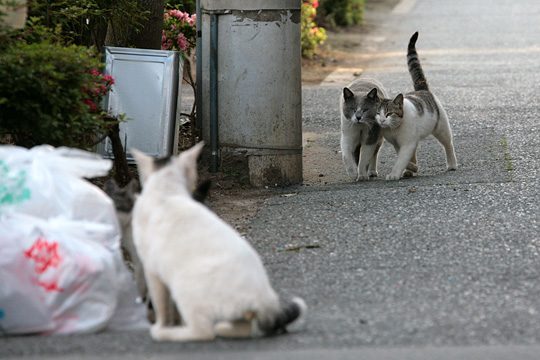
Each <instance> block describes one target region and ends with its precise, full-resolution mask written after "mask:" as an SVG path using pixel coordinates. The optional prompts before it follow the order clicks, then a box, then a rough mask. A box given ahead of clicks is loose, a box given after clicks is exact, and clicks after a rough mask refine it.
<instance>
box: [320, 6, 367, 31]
mask: <svg viewBox="0 0 540 360" xmlns="http://www.w3.org/2000/svg"><path fill="white" fill-rule="evenodd" d="M364 3H365V0H323V1H321V6H320V9H321V12H320V14H319V16H320V17H322V18H323V19H324V21H325V22H328V23H329V24H331V25H332V26H351V25H358V24H360V23H361V22H362V18H363V16H364Z"/></svg>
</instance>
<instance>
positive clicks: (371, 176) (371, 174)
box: [368, 170, 379, 178]
mask: <svg viewBox="0 0 540 360" xmlns="http://www.w3.org/2000/svg"><path fill="white" fill-rule="evenodd" d="M368 176H369V177H370V178H376V177H377V176H379V173H378V172H377V170H370V171H368Z"/></svg>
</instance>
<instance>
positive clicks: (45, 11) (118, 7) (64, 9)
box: [28, 0, 149, 50]
mask: <svg viewBox="0 0 540 360" xmlns="http://www.w3.org/2000/svg"><path fill="white" fill-rule="evenodd" d="M28 4H29V14H28V15H29V17H30V19H31V21H32V22H33V24H31V25H33V26H32V27H35V25H36V24H40V25H43V26H45V27H47V28H49V29H55V30H56V32H58V33H59V34H60V36H61V38H62V41H63V42H64V43H66V44H76V45H84V46H95V47H96V48H98V49H99V50H102V48H103V46H104V42H105V38H106V35H107V32H108V31H109V32H112V33H114V34H120V33H122V34H124V33H129V32H132V31H133V32H138V31H142V30H143V29H142V24H143V22H144V20H145V19H146V18H147V17H148V15H149V14H148V11H144V10H143V6H142V5H141V1H140V0H115V1H110V0H29V1H28ZM126 36H127V35H126Z"/></svg>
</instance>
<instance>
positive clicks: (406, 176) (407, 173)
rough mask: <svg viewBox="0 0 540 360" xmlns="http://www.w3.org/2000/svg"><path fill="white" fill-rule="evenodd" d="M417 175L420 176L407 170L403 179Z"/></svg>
mask: <svg viewBox="0 0 540 360" xmlns="http://www.w3.org/2000/svg"><path fill="white" fill-rule="evenodd" d="M416 175H418V174H417V173H416V172H413V171H411V170H405V171H404V172H403V177H404V178H407V179H408V178H412V177H415V176H416Z"/></svg>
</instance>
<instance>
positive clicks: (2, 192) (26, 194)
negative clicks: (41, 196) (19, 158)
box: [0, 160, 30, 206]
mask: <svg viewBox="0 0 540 360" xmlns="http://www.w3.org/2000/svg"><path fill="white" fill-rule="evenodd" d="M29 199H30V189H28V188H27V187H26V171H24V170H20V171H18V172H16V173H15V172H14V171H10V169H9V166H8V165H7V164H6V163H5V162H4V161H2V160H0V206H3V205H14V204H18V203H21V202H24V201H26V200H29Z"/></svg>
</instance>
